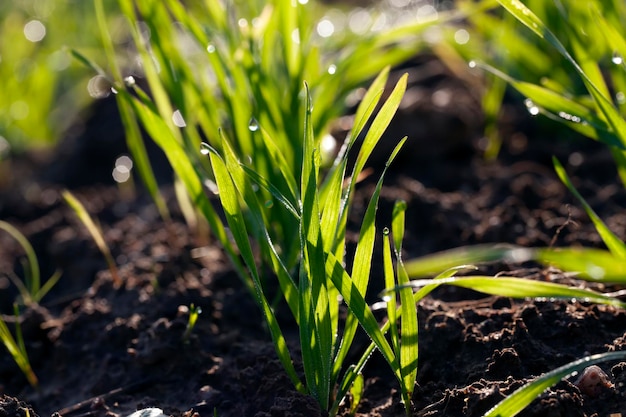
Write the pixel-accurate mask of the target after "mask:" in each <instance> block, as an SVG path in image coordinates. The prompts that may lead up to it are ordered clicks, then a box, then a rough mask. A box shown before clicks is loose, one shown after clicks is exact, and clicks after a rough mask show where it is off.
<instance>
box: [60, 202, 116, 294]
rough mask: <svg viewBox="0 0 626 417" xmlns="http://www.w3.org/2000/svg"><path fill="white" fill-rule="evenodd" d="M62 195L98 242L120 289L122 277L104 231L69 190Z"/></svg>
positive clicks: (114, 283) (114, 281) (114, 280)
mask: <svg viewBox="0 0 626 417" xmlns="http://www.w3.org/2000/svg"><path fill="white" fill-rule="evenodd" d="M62 195H63V199H64V200H65V202H66V203H67V205H68V206H70V208H71V209H72V210H74V213H76V215H77V216H78V219H79V220H80V221H81V223H82V224H83V225H84V226H85V228H86V229H87V231H88V232H89V234H90V235H91V237H92V239H93V240H94V242H96V246H98V249H99V250H100V252H101V253H102V255H103V256H104V259H105V260H106V263H107V266H108V268H109V271H110V272H111V278H113V285H114V286H115V287H116V288H120V287H121V286H122V278H120V275H119V273H118V271H117V265H116V264H115V260H114V259H113V255H111V251H110V250H109V246H108V245H107V243H106V242H105V240H104V236H102V231H101V230H100V228H99V227H98V226H97V225H96V223H95V222H94V221H93V219H92V218H91V216H90V215H89V212H88V211H87V209H86V208H85V206H83V203H81V202H80V200H78V199H77V198H76V197H74V195H73V194H72V193H71V192H69V191H68V190H64V191H63V193H62Z"/></svg>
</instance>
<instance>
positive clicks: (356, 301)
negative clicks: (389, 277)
mask: <svg viewBox="0 0 626 417" xmlns="http://www.w3.org/2000/svg"><path fill="white" fill-rule="evenodd" d="M326 273H327V275H328V277H330V279H331V280H332V282H333V284H335V286H336V287H337V289H338V290H339V293H340V294H341V296H342V297H343V299H344V300H345V302H346V305H347V306H348V308H349V309H350V311H351V312H352V314H354V315H355V316H356V317H357V319H358V320H359V324H360V325H361V327H362V328H363V330H365V332H366V333H367V334H368V336H369V337H370V339H371V340H372V343H373V344H374V345H375V347H376V348H378V350H379V351H380V352H381V354H382V355H383V358H385V360H386V361H387V363H389V365H390V366H391V368H392V370H394V374H395V375H396V377H397V378H398V379H399V378H400V372H399V366H398V363H397V358H396V357H395V355H394V353H393V349H391V346H390V345H389V342H388V341H387V339H385V336H384V333H383V332H382V331H381V329H380V328H379V327H378V322H377V321H376V317H374V314H373V313H372V310H371V309H370V308H369V306H368V305H367V303H366V302H365V300H364V299H363V297H362V296H361V294H360V292H359V291H358V290H357V288H356V286H355V285H354V282H353V281H352V278H351V277H350V275H348V273H347V272H346V270H345V269H344V267H343V266H342V265H341V263H340V262H339V261H338V260H337V258H335V257H334V256H333V255H332V254H329V255H328V259H327V261H326Z"/></svg>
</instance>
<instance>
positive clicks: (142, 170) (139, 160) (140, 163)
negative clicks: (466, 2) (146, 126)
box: [90, 0, 170, 221]
mask: <svg viewBox="0 0 626 417" xmlns="http://www.w3.org/2000/svg"><path fill="white" fill-rule="evenodd" d="M95 9H96V20H97V22H98V28H99V29H100V37H101V39H102V44H103V47H104V48H103V49H104V53H105V55H106V57H107V61H108V62H109V65H110V66H111V71H112V73H113V78H115V79H116V80H118V81H121V80H122V72H121V71H120V68H119V66H118V65H117V60H116V57H115V49H114V47H113V41H112V39H111V34H110V32H109V29H108V27H107V22H106V16H105V12H104V4H103V0H95ZM90 66H91V67H93V65H91V64H90ZM117 88H120V86H118V87H117ZM116 102H117V105H118V109H119V113H120V117H121V119H122V124H123V126H124V131H125V132H126V143H127V145H128V149H129V151H130V153H131V154H132V156H133V159H134V164H135V166H136V167H137V171H138V172H139V175H140V177H141V179H142V181H143V183H144V185H145V187H146V189H147V190H148V193H149V194H150V196H151V197H152V200H153V201H154V203H155V204H156V206H157V209H158V210H159V214H160V215H161V217H162V218H163V219H164V220H166V221H168V220H169V219H170V214H169V211H168V209H167V205H166V203H165V200H164V199H163V196H162V195H161V193H160V192H159V187H158V184H157V181H156V178H155V177H154V172H153V170H152V166H151V165H150V160H149V158H148V153H147V152H146V147H145V146H144V143H143V138H142V137H141V131H140V129H139V126H138V125H137V120H136V119H135V117H134V116H133V114H132V109H131V108H130V106H128V104H127V103H126V102H124V100H122V99H121V98H119V97H116Z"/></svg>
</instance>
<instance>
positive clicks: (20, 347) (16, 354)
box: [0, 305, 39, 388]
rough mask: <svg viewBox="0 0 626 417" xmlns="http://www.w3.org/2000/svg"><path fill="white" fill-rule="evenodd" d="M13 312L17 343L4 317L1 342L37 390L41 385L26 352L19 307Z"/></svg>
mask: <svg viewBox="0 0 626 417" xmlns="http://www.w3.org/2000/svg"><path fill="white" fill-rule="evenodd" d="M13 310H14V314H15V335H16V338H17V341H16V340H15V338H13V335H12V334H11V332H10V331H9V327H8V326H7V324H6V323H5V321H4V319H3V318H2V317H0V340H1V341H2V344H3V345H4V347H5V348H6V349H7V350H8V351H9V353H10V354H11V356H12V357H13V360H14V361H15V363H16V364H17V366H18V367H19V368H20V370H21V371H22V373H23V374H24V376H25V377H26V379H27V380H28V383H29V384H30V385H31V386H32V387H35V388H36V387H37V386H38V385H39V381H38V379H37V375H35V372H34V371H33V368H32V367H31V365H30V361H29V359H28V353H27V352H26V348H25V347H24V339H23V337H22V329H21V327H20V323H19V312H18V309H17V305H14V307H13Z"/></svg>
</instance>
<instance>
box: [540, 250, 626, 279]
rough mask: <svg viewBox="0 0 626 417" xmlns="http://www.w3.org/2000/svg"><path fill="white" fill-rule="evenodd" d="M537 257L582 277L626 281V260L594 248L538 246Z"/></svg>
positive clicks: (543, 261)
mask: <svg viewBox="0 0 626 417" xmlns="http://www.w3.org/2000/svg"><path fill="white" fill-rule="evenodd" d="M535 253H536V256H535V259H536V260H538V261H540V262H542V263H545V264H550V265H555V266H557V267H558V268H560V269H562V270H564V271H572V272H577V273H580V276H581V278H585V279H590V280H593V281H601V282H605V283H620V284H625V283H626V262H625V261H624V259H623V258H621V257H619V256H616V255H615V254H613V253H611V252H609V251H606V250H602V249H593V248H538V249H536V252H535Z"/></svg>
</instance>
